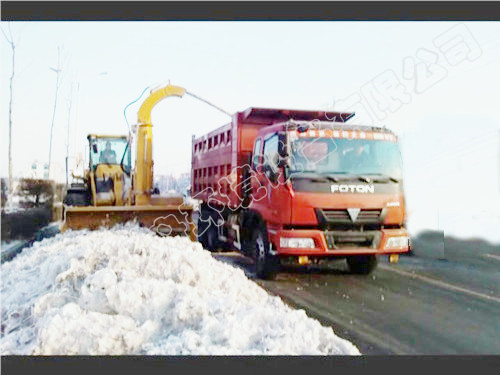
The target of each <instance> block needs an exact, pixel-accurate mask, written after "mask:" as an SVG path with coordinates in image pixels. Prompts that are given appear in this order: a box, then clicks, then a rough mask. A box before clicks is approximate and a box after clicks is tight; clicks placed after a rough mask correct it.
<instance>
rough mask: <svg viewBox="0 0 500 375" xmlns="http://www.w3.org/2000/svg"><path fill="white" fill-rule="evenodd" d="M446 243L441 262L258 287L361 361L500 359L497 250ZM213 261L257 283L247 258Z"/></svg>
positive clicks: (291, 274) (404, 260) (430, 259)
mask: <svg viewBox="0 0 500 375" xmlns="http://www.w3.org/2000/svg"><path fill="white" fill-rule="evenodd" d="M447 244H448V245H450V246H454V247H455V248H454V249H450V247H449V246H447V247H446V248H445V251H444V253H443V254H441V255H436V253H433V254H434V255H432V254H431V255H429V254H428V253H427V254H426V252H425V251H422V252H420V253H419V254H417V255H415V256H404V257H401V258H400V262H399V263H398V264H389V263H388V262H387V259H386V258H382V259H381V260H380V263H379V266H378V268H377V269H376V270H375V271H374V272H373V273H372V274H371V275H368V276H359V275H352V274H349V272H348V270H347V266H346V264H345V261H339V262H338V263H337V264H334V265H333V266H332V267H330V268H329V269H325V268H324V267H323V268H322V269H317V268H316V269H309V270H299V271H297V270H291V269H288V270H285V272H282V273H280V274H279V275H278V277H277V278H276V280H273V281H262V280H256V281H257V282H258V283H259V284H260V285H261V286H262V287H263V288H264V289H266V290H268V291H269V292H270V293H272V294H275V295H278V296H280V297H281V298H282V299H283V300H284V301H285V302H286V303H288V304H289V305H291V306H293V307H295V308H299V309H304V310H305V311H306V313H307V314H308V315H309V316H311V317H314V318H316V319H318V320H319V321H320V322H321V323H322V324H323V325H326V326H331V327H332V328H333V329H334V331H335V333H336V334H337V335H339V336H341V337H343V338H346V339H348V340H350V341H351V342H353V343H354V344H355V345H356V346H357V347H358V348H359V349H360V351H361V352H362V353H363V354H462V355H464V354H500V247H498V246H497V247H494V246H493V247H485V248H484V249H485V250H484V249H483V248H480V247H478V246H474V245H472V244H468V243H462V242H456V243H455V242H447ZM421 248H422V247H421ZM467 249H468V250H467ZM481 249H483V250H481ZM424 250H425V249H424ZM464 254H465V255H464ZM214 256H215V257H217V258H218V259H220V260H223V261H226V262H229V263H232V264H234V265H236V266H238V267H241V268H243V270H244V271H245V272H246V273H247V275H248V276H250V277H254V276H253V271H252V268H253V266H252V261H251V260H250V259H248V258H244V257H242V256H241V255H239V254H238V253H218V254H215V255H214Z"/></svg>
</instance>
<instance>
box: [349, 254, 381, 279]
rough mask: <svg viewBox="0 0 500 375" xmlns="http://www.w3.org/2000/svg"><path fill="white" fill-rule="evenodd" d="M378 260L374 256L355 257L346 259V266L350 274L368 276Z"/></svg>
mask: <svg viewBox="0 0 500 375" xmlns="http://www.w3.org/2000/svg"><path fill="white" fill-rule="evenodd" d="M377 264H378V259H377V257H376V256H375V255H356V256H350V257H347V265H348V266H349V270H350V271H351V272H352V273H355V274H358V275H368V274H370V273H371V272H372V271H373V270H374V269H375V268H377Z"/></svg>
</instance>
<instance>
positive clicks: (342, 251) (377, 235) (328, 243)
mask: <svg viewBox="0 0 500 375" xmlns="http://www.w3.org/2000/svg"><path fill="white" fill-rule="evenodd" d="M269 236H270V241H271V243H272V244H273V248H274V249H275V250H276V252H277V255H292V256H293V255H295V256H298V255H311V256H337V255H338V256H346V255H368V254H397V253H406V252H408V249H409V247H408V244H406V246H403V247H397V248H387V249H386V248H385V247H386V243H387V241H388V240H389V238H391V237H400V236H408V233H407V232H406V230H405V229H404V228H400V229H381V230H378V231H370V232H354V231H352V232H335V231H322V230H319V229H293V230H278V231H270V233H269ZM281 237H286V238H312V239H313V240H314V245H315V246H314V247H313V248H286V247H281V246H280V238H281ZM360 238H362V239H364V240H366V241H365V242H364V243H362V244H360V243H359V242H360V241H361V240H360ZM335 239H337V242H336V241H335ZM350 239H352V240H353V242H352V243H349V242H346V241H349V240H350ZM356 241H357V243H356Z"/></svg>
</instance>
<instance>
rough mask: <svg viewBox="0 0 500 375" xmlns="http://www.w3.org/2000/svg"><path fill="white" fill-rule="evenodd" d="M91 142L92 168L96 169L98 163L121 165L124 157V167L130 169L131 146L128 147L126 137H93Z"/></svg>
mask: <svg viewBox="0 0 500 375" xmlns="http://www.w3.org/2000/svg"><path fill="white" fill-rule="evenodd" d="M90 143H91V145H90V161H91V164H92V169H95V167H96V166H97V165H98V164H118V165H119V164H120V163H121V161H122V159H123V166H124V168H125V169H130V164H131V159H130V147H127V140H126V139H125V138H92V139H91V140H90ZM125 153H126V155H125V157H124V154H125Z"/></svg>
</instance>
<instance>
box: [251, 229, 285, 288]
mask: <svg viewBox="0 0 500 375" xmlns="http://www.w3.org/2000/svg"><path fill="white" fill-rule="evenodd" d="M249 250H250V251H251V252H252V255H253V259H254V262H255V275H256V276H257V277H258V278H259V279H263V280H272V279H274V278H275V277H276V274H277V273H278V266H279V263H278V259H277V258H276V257H274V256H271V254H269V241H268V240H267V232H266V229H265V227H264V226H263V225H260V226H257V228H255V230H254V231H253V233H252V240H251V241H250V244H249Z"/></svg>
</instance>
